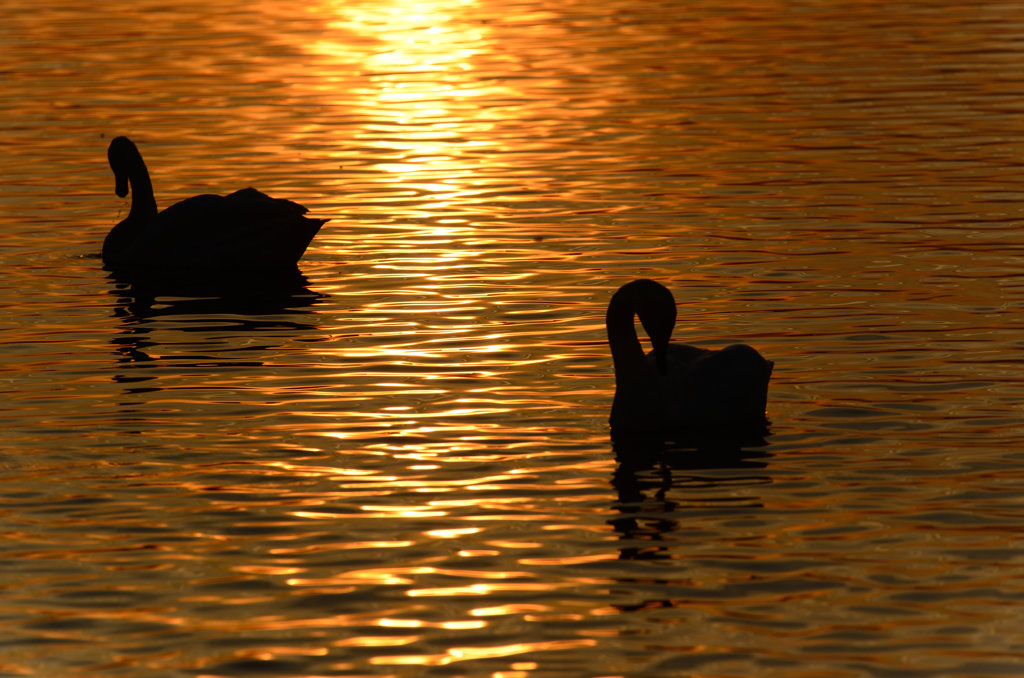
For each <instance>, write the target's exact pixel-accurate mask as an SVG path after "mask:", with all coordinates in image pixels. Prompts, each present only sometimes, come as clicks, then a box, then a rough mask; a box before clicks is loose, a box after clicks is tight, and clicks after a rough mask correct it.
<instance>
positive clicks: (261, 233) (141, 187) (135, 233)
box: [103, 137, 327, 274]
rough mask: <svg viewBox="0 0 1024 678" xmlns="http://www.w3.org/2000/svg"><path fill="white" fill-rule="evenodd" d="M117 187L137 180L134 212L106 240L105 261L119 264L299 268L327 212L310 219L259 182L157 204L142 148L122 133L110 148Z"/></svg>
mask: <svg viewBox="0 0 1024 678" xmlns="http://www.w3.org/2000/svg"><path fill="white" fill-rule="evenodd" d="M107 158H108V160H109V161H110V168H111V169H112V170H114V190H115V192H116V193H117V195H119V196H121V197H122V198H123V197H124V196H126V195H128V188H129V185H130V186H131V193H132V204H131V210H130V211H129V212H128V217H127V218H126V219H125V220H124V221H122V222H121V223H119V224H118V225H116V226H114V228H113V229H111V231H110V233H109V234H107V237H106V239H105V240H104V241H103V263H104V264H106V266H107V267H108V268H112V269H115V270H125V269H130V270H137V271H140V272H145V273H151V272H153V271H154V270H160V271H166V270H178V269H187V270H190V271H194V272H198V273H204V272H207V273H220V274H223V273H230V272H232V271H270V270H278V269H282V268H287V267H292V268H294V266H295V264H296V262H298V260H299V257H301V256H302V254H303V252H305V251H306V247H307V246H308V245H309V243H310V241H311V240H312V239H313V236H314V235H316V233H317V231H319V230H320V227H321V226H322V225H323V224H324V223H325V222H326V221H327V219H308V218H306V217H304V216H303V215H304V214H305V213H306V212H307V210H306V208H305V207H303V206H302V205H300V204H298V203H295V202H292V201H291V200H283V199H280V198H271V197H270V196H268V195H266V194H264V193H261V192H259V191H257V190H256V189H254V188H246V189H242V190H241V191H236V192H235V193H232V194H231V195H227V196H220V195H197V196H194V197H192V198H187V199H185V200H182V201H181V202H179V203H177V204H175V205H171V206H170V207H168V208H167V209H165V210H164V211H163V212H159V213H158V212H157V208H156V199H155V198H154V197H153V184H152V182H151V181H150V179H149V172H148V171H147V170H146V164H145V163H144V162H143V161H142V155H141V154H140V153H139V150H138V148H136V147H135V144H134V143H132V141H131V140H130V139H128V138H127V137H117V138H116V139H114V140H113V141H111V142H110V148H109V149H108V150H107Z"/></svg>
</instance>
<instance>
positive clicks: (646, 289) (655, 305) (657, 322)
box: [615, 279, 676, 374]
mask: <svg viewBox="0 0 1024 678" xmlns="http://www.w3.org/2000/svg"><path fill="white" fill-rule="evenodd" d="M620 295H621V297H624V298H625V300H626V301H627V303H628V304H629V306H630V307H631V308H632V311H633V314H635V315H636V316H637V317H638V318H640V324H641V325H643V328H644V331H645V332H647V336H648V337H650V338H651V348H652V349H653V351H654V362H655V365H656V366H657V368H658V371H659V372H661V373H662V374H667V373H668V343H669V340H670V339H671V338H672V328H674V327H675V324H676V300H675V297H673V296H672V292H671V291H669V289H668V288H667V287H665V286H664V285H662V284H661V283H659V282H655V281H654V280H647V279H641V280H634V281H632V282H629V283H626V284H625V285H623V286H622V287H621V288H619V291H618V292H616V293H615V296H620Z"/></svg>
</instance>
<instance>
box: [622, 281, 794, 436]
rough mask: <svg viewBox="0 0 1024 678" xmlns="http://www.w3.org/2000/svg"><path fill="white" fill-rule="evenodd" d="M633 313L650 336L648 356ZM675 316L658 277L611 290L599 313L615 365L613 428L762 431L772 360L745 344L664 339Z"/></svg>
mask: <svg viewBox="0 0 1024 678" xmlns="http://www.w3.org/2000/svg"><path fill="white" fill-rule="evenodd" d="M634 316H639V318H640V323H641V324H642V325H643V327H644V330H645V331H646V332H647V335H648V336H649V337H650V338H651V344H652V346H653V350H652V351H651V352H650V353H649V354H647V355H644V352H643V348H642V347H641V345H640V340H639V339H638V338H637V335H636V329H635V328H634V325H633V318H634ZM675 322H676V301H675V298H674V297H673V296H672V292H670V291H669V290H668V289H667V288H666V287H665V286H664V285H662V284H660V283H658V282H655V281H653V280H634V281H632V282H629V283H626V284H625V285H623V286H622V287H620V288H619V289H618V291H617V292H615V294H614V295H613V296H612V299H611V302H609V304H608V313H607V315H606V316H605V327H606V328H607V330H608V344H609V346H610V347H611V352H612V361H613V363H614V365H615V399H614V400H613V401H612V411H611V417H610V419H609V423H610V424H611V427H612V432H613V433H658V432H672V431H686V430H702V431H709V430H715V431H722V432H726V433H738V432H740V431H751V430H755V429H761V430H764V429H765V428H766V425H767V420H766V418H765V407H766V404H767V400H768V379H769V378H770V377H771V374H772V367H773V365H774V363H773V362H772V361H770V360H765V359H764V357H762V356H761V354H760V353H758V352H757V351H756V350H755V349H753V348H751V347H750V346H747V345H745V344H735V345H733V346H728V347H726V348H723V349H720V350H709V349H704V348H696V347H694V346H684V345H682V344H673V343H670V342H669V339H670V338H671V336H672V328H673V327H674V326H675Z"/></svg>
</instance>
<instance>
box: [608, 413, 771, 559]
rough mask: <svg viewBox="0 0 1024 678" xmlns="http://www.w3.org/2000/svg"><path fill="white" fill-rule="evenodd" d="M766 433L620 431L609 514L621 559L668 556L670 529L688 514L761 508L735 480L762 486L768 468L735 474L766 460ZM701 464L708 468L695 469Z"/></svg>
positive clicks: (674, 530) (614, 446) (676, 528)
mask: <svg viewBox="0 0 1024 678" xmlns="http://www.w3.org/2000/svg"><path fill="white" fill-rule="evenodd" d="M767 445H768V442H767V433H766V432H764V433H763V434H750V435H742V436H722V435H709V434H704V435H700V436H677V437H672V438H665V437H662V436H654V435H630V436H621V435H617V436H615V437H614V438H613V440H612V450H613V452H614V453H615V459H616V461H618V466H617V467H616V469H615V472H614V473H613V475H612V479H611V482H612V485H613V487H614V488H615V490H616V493H617V501H616V502H615V505H614V506H613V509H614V510H615V511H617V512H618V513H619V516H618V517H616V518H612V519H611V520H609V521H608V522H609V524H610V525H612V527H613V528H614V529H615V531H616V532H618V534H619V537H620V540H621V541H622V542H623V544H622V546H621V547H620V549H619V559H620V560H657V559H668V558H671V557H672V556H671V549H672V546H673V539H672V536H671V535H672V533H677V532H678V531H680V530H681V529H684V528H683V527H682V526H681V522H684V521H685V520H687V519H688V516H689V514H690V513H693V512H696V511H702V512H708V511H711V512H721V511H726V510H729V511H731V510H736V509H744V510H748V509H760V508H762V507H763V504H761V502H760V501H758V500H756V499H755V500H752V499H751V498H750V497H749V496H747V495H746V493H743V496H741V497H737V496H736V495H735V492H734V490H735V489H736V488H737V487H749V486H755V485H766V484H768V483H770V482H771V478H770V477H769V476H768V475H763V474H756V473H748V472H742V473H739V474H737V473H732V472H730V471H731V470H739V471H753V470H755V469H763V468H766V467H767V459H768V458H770V457H771V455H770V454H769V453H767V452H766V451H764V449H763V448H764V447H766V446H767ZM699 471H706V473H698V472H699Z"/></svg>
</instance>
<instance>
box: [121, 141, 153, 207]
mask: <svg viewBox="0 0 1024 678" xmlns="http://www.w3.org/2000/svg"><path fill="white" fill-rule="evenodd" d="M134 156H135V157H134V158H131V161H132V162H131V163H130V164H129V165H128V166H127V167H125V168H124V169H125V171H126V174H127V177H128V183H129V184H131V191H132V207H131V210H130V211H129V212H128V219H130V220H132V221H139V222H142V223H145V222H147V221H149V220H150V219H152V218H153V217H155V216H156V213H157V209H156V197H155V196H154V195H153V182H152V181H151V180H150V178H149V170H147V169H146V163H144V162H143V161H142V155H141V154H139V152H138V151H135V153H134Z"/></svg>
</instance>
